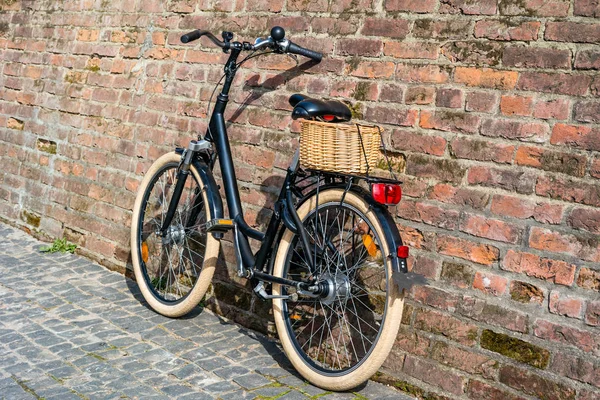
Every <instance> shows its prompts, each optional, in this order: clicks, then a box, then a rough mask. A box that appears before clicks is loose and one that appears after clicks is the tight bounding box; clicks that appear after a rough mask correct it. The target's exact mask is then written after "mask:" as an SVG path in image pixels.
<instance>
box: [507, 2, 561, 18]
mask: <svg viewBox="0 0 600 400" xmlns="http://www.w3.org/2000/svg"><path fill="white" fill-rule="evenodd" d="M568 12H569V0H549V1H543V2H540V1H538V0H524V1H521V2H506V3H501V4H500V14H501V15H524V16H528V17H531V16H538V17H566V16H567V14H568Z"/></svg>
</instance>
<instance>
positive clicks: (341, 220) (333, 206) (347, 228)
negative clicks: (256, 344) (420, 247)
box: [273, 189, 404, 391]
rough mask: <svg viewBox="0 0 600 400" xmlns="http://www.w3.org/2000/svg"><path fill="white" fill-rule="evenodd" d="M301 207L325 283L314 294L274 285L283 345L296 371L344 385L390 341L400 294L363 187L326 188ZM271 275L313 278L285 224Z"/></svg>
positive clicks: (329, 385)
mask: <svg viewBox="0 0 600 400" xmlns="http://www.w3.org/2000/svg"><path fill="white" fill-rule="evenodd" d="M318 200H319V207H318V211H317V197H316V196H313V197H311V198H309V199H308V200H307V201H305V202H304V203H303V204H302V205H301V206H300V207H299V209H298V215H299V217H300V219H301V220H302V221H303V225H304V228H305V229H306V231H307V233H308V235H309V237H310V242H311V246H315V248H316V249H317V251H316V254H317V256H316V269H317V271H316V276H312V278H313V279H315V280H316V281H317V282H319V283H320V284H321V286H322V287H324V288H325V290H324V291H322V293H321V294H320V295H319V296H317V297H309V296H306V295H303V294H302V293H298V292H297V291H296V289H295V288H289V287H284V286H282V285H277V284H274V285H273V294H275V295H280V294H293V293H296V294H297V295H298V297H297V298H296V299H294V300H292V299H290V300H282V299H276V300H274V301H273V312H274V318H275V324H276V327H277V332H278V334H279V338H280V339H281V343H282V345H283V348H284V350H285V352H286V354H287V356H288V358H289V359H290V361H291V362H292V364H293V365H294V367H295V368H296V369H297V370H298V372H299V373H300V374H301V375H302V376H304V377H305V378H306V379H307V380H309V381H310V382H311V383H313V384H314V385H316V386H319V387H321V388H324V389H328V390H336V391H341V390H348V389H351V388H354V387H356V386H358V385H360V384H361V383H363V382H364V381H366V380H367V379H369V378H370V377H371V376H372V375H373V374H374V373H375V372H376V371H377V370H378V369H379V367H381V365H382V364H383V362H384V361H385V359H386V357H387V355H388V354H389V351H390V349H391V347H392V345H393V343H394V340H395V338H396V335H397V333H398V328H399V325H400V320H401V317H402V310H403V304H404V298H403V297H402V296H401V294H400V293H399V292H398V289H397V286H396V285H395V284H394V283H393V281H392V269H391V264H390V262H389V261H387V259H386V255H387V254H389V250H390V248H389V247H390V246H389V245H388V243H387V242H386V239H385V235H384V231H383V226H384V225H383V224H382V223H381V222H380V221H379V219H378V217H377V216H376V215H375V213H374V212H373V211H371V210H370V208H369V204H368V202H367V201H366V200H365V199H364V198H363V196H362V195H361V194H358V193H354V192H348V193H346V194H345V195H344V191H343V190H341V189H328V190H323V191H322V192H321V193H320V194H319V199H318ZM273 273H274V275H275V276H279V277H284V278H288V279H293V280H304V281H306V280H307V279H309V278H311V274H310V270H309V267H308V265H307V262H306V257H305V254H304V251H303V248H302V244H301V240H299V237H298V236H297V235H294V234H293V233H292V232H291V231H289V230H286V231H285V232H284V234H283V236H282V239H281V241H280V243H279V248H278V250H277V254H276V258H275V263H274V271H273Z"/></svg>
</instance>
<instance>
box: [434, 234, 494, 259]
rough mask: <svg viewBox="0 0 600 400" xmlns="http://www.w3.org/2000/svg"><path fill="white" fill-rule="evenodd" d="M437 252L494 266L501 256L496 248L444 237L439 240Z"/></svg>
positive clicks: (441, 236) (440, 236) (439, 237)
mask: <svg viewBox="0 0 600 400" xmlns="http://www.w3.org/2000/svg"><path fill="white" fill-rule="evenodd" d="M437 251H439V252H440V253H442V254H445V255H448V256H453V257H458V258H462V259H465V260H468V261H473V262H475V263H478V264H483V265H492V264H493V263H495V262H496V261H498V258H499V254H500V252H499V250H498V248H496V247H494V246H491V245H486V244H480V243H474V242H471V241H469V240H466V239H460V238H456V237H452V236H444V235H439V236H438V238H437Z"/></svg>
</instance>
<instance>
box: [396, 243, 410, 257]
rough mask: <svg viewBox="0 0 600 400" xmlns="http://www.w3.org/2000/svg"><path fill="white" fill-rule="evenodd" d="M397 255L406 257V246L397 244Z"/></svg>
mask: <svg viewBox="0 0 600 400" xmlns="http://www.w3.org/2000/svg"><path fill="white" fill-rule="evenodd" d="M398 257H400V258H408V246H398Z"/></svg>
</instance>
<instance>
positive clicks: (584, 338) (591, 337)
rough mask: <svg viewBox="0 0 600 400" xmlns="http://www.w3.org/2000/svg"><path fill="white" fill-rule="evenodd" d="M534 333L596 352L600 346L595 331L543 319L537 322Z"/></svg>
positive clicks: (540, 336)
mask: <svg viewBox="0 0 600 400" xmlns="http://www.w3.org/2000/svg"><path fill="white" fill-rule="evenodd" d="M565 322H567V321H565ZM533 334H534V335H535V336H537V337H539V338H541V339H545V340H549V341H551V342H556V343H562V344H567V345H570V346H575V347H577V348H579V349H581V350H583V351H585V352H590V353H593V352H596V351H597V350H598V348H599V346H600V340H599V339H598V335H597V334H595V332H589V331H583V330H580V329H576V328H572V327H569V326H564V325H558V324H555V323H552V322H550V321H544V320H541V319H539V320H537V321H536V322H535V324H534V326H533Z"/></svg>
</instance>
